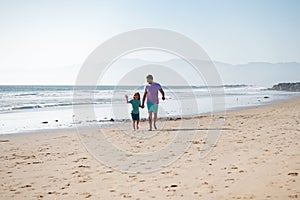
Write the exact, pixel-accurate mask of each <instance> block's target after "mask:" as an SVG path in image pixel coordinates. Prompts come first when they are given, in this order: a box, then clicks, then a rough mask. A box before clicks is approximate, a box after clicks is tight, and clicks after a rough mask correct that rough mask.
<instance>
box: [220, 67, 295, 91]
mask: <svg viewBox="0 0 300 200" xmlns="http://www.w3.org/2000/svg"><path fill="white" fill-rule="evenodd" d="M215 65H216V67H217V69H218V71H219V73H220V75H221V77H222V79H223V82H224V83H226V84H250V85H265V86H272V85H274V84H276V83H282V82H298V81H300V63H296V62H289V63H267V62H255V63H248V64H242V65H230V64H226V63H220V62H215Z"/></svg>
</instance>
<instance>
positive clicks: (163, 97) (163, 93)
mask: <svg viewBox="0 0 300 200" xmlns="http://www.w3.org/2000/svg"><path fill="white" fill-rule="evenodd" d="M159 91H160V93H161V95H162V100H165V99H166V98H165V92H164V90H163V89H159Z"/></svg>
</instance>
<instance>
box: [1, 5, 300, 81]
mask: <svg viewBox="0 0 300 200" xmlns="http://www.w3.org/2000/svg"><path fill="white" fill-rule="evenodd" d="M299 10H300V1H298V0H248V1H246V0H245V1H240V0H226V1H225V0H224V1H223V0H219V1H217V0H206V1H202V0H194V1H193V0H181V1H179V0H162V1H158V0H157V1H153V0H118V1H117V0H106V1H104V0H102V1H101V0H94V1H93V0H81V1H76V0H70V1H63V0H43V1H41V0H35V1H30V0H19V1H17V0H10V1H7V0H0V30H1V31H0V55H1V57H0V84H22V83H26V84H30V83H33V84H34V83H36V84H38V83H45V84H49V83H55V80H64V78H63V77H64V76H66V75H68V79H67V80H65V82H63V81H58V82H57V83H68V84H70V83H72V81H74V79H75V76H76V73H77V70H78V66H79V65H81V64H82V63H83V61H84V60H85V59H86V57H87V56H88V55H89V53H91V51H93V50H94V49H95V48H96V47H97V46H98V45H100V44H101V43H102V42H103V41H105V40H107V39H109V38H110V37H112V36H114V35H117V34H119V33H122V32H124V31H129V30H132V29H137V28H144V27H155V28H166V29H171V30H174V31H177V32H179V33H182V34H185V35H187V36H188V37H190V38H191V39H193V40H194V41H196V42H197V43H199V44H200V45H201V46H202V47H203V48H204V49H205V51H206V52H207V53H208V55H209V56H210V57H211V59H212V60H216V61H221V62H226V63H231V64H239V63H247V62H256V61H265V62H293V61H295V62H300V53H299V52H300V39H299V35H300V12H299ZM55 73H57V74H55ZM45 74H46V75H45ZM59 78H62V79H59Z"/></svg>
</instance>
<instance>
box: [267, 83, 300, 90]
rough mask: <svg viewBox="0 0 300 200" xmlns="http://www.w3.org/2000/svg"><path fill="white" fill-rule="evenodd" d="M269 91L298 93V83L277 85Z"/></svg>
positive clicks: (299, 87) (299, 86)
mask: <svg viewBox="0 0 300 200" xmlns="http://www.w3.org/2000/svg"><path fill="white" fill-rule="evenodd" d="M269 90H279V91H290V92H300V82H296V83H278V84H276V85H273V87H272V88H270V89H269Z"/></svg>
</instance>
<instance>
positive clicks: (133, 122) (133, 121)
mask: <svg viewBox="0 0 300 200" xmlns="http://www.w3.org/2000/svg"><path fill="white" fill-rule="evenodd" d="M132 126H133V130H135V120H132Z"/></svg>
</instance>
